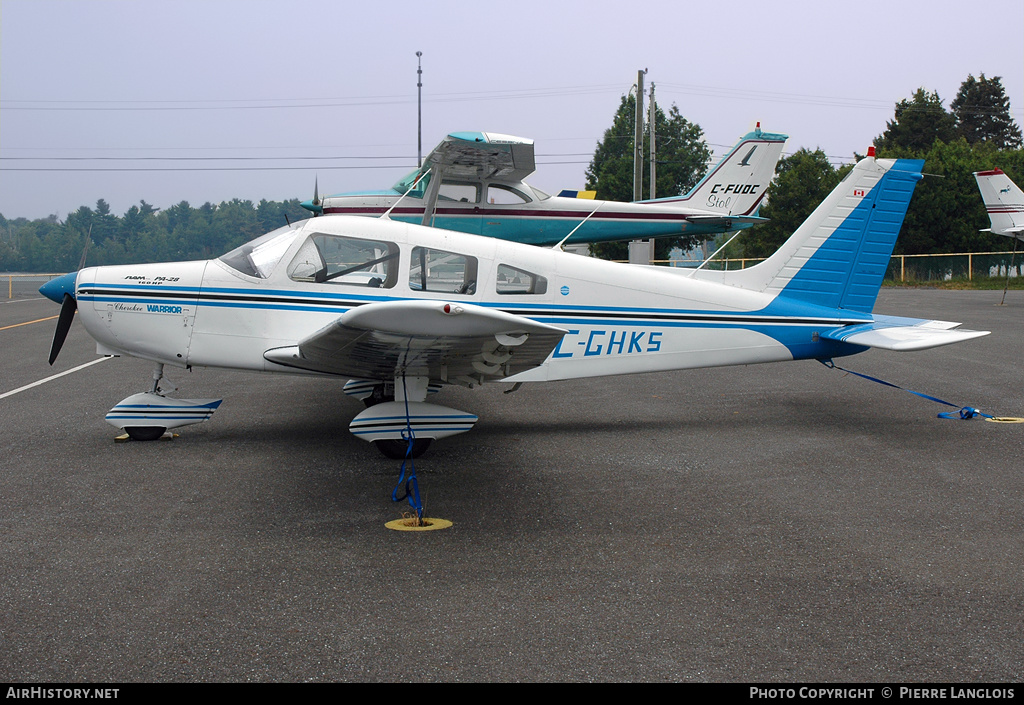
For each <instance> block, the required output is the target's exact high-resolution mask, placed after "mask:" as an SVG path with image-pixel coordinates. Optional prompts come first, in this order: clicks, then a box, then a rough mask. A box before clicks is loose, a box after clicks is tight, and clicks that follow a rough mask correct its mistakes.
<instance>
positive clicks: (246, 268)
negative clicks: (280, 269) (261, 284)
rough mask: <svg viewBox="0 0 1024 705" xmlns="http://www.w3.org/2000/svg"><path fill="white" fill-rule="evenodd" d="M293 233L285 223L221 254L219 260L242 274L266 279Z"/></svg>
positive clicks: (285, 248)
mask: <svg viewBox="0 0 1024 705" xmlns="http://www.w3.org/2000/svg"><path fill="white" fill-rule="evenodd" d="M295 233H296V231H295V230H294V229H293V228H292V226H290V225H285V226H283V227H280V228H278V229H277V230H272V231H271V232H269V233H267V234H266V235H262V236H260V237H258V238H256V239H255V240H251V241H249V242H247V243H245V244H244V245H242V246H241V247H236V248H235V249H233V250H231V252H228V253H227V254H225V255H223V256H221V257H220V261H221V262H223V263H224V264H226V265H228V266H229V267H231V268H232V269H235V270H238V271H239V272H241V273H242V274H248V275H249V276H250V277H259V278H261V279H266V278H267V277H269V276H270V273H271V272H272V271H274V267H275V266H276V265H277V263H278V262H279V261H280V260H281V257H283V256H284V253H285V251H286V250H287V249H288V246H289V245H290V244H291V243H292V240H293V239H294V237H295Z"/></svg>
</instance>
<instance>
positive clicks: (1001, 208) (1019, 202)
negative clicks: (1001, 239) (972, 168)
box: [974, 169, 1024, 239]
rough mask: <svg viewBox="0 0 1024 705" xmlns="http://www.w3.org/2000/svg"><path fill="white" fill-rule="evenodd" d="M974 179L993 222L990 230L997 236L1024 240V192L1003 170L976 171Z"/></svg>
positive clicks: (989, 217)
mask: <svg viewBox="0 0 1024 705" xmlns="http://www.w3.org/2000/svg"><path fill="white" fill-rule="evenodd" d="M974 178H975V179H977V181H978V188H979V189H980V190H981V199H982V200H983V201H984V202H985V210H987V211H988V219H989V220H990V221H991V222H992V227H991V228H989V230H990V231H991V232H993V233H995V234H996V235H1007V236H1009V237H1016V238H1020V239H1024V192H1021V190H1020V187H1019V186H1018V185H1017V184H1015V183H1013V181H1011V180H1010V177H1009V176H1007V175H1006V174H1004V173H1003V170H1002V169H993V170H992V171H976V172H974Z"/></svg>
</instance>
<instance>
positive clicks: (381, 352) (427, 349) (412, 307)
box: [264, 300, 565, 383]
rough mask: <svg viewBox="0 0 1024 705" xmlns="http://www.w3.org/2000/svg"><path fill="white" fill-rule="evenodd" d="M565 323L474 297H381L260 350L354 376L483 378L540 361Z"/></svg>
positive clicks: (292, 363)
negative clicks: (287, 342) (470, 300)
mask: <svg viewBox="0 0 1024 705" xmlns="http://www.w3.org/2000/svg"><path fill="white" fill-rule="evenodd" d="M564 335H565V331H564V330H562V329H561V328H556V327H554V326H549V325H546V324H544V323H537V322H536V321H531V320H530V319H528V318H524V317H522V316H516V315H513V314H510V313H505V312H503V311H498V310H494V309H489V308H485V307H483V306H477V305H474V304H465V303H448V302H445V301H425V300H415V301H385V302H380V303H372V304H366V305H363V306H359V307H356V308H353V309H350V310H349V311H347V312H345V313H344V314H342V315H341V316H340V317H339V318H338V319H337V320H336V321H334V322H332V323H331V324H330V325H328V326H326V327H324V328H322V329H321V330H319V331H317V332H316V333H314V334H312V335H311V336H309V337H308V338H306V339H304V340H302V341H299V344H298V345H295V346H289V347H283V348H274V349H272V350H268V351H266V353H264V358H266V359H267V360H269V361H270V362H274V363H277V364H279V365H286V366H288V367H296V368H299V369H303V370H310V371H313V372H326V373H329V374H336V375H344V376H348V377H352V378H358V379H393V378H395V377H396V376H397V375H400V374H402V373H403V372H405V373H407V374H410V375H417V376H429V377H430V379H433V380H442V381H451V382H472V383H481V382H484V381H494V380H498V379H502V378H504V377H507V376H511V375H514V374H518V373H519V372H523V371H525V370H528V369H532V368H534V367H537V366H539V365H541V364H542V363H543V362H544V361H545V360H546V359H547V357H548V355H550V354H551V351H552V350H554V348H555V346H556V345H558V343H559V341H560V340H561V339H562V336H564Z"/></svg>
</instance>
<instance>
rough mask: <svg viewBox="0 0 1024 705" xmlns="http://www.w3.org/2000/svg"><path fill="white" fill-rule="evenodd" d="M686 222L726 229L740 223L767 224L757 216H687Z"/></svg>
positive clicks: (765, 219) (766, 220)
mask: <svg viewBox="0 0 1024 705" xmlns="http://www.w3.org/2000/svg"><path fill="white" fill-rule="evenodd" d="M686 220H688V221H689V222H691V223H698V224H700V225H721V226H723V227H725V228H726V229H728V228H729V227H730V226H735V225H739V224H741V223H742V224H747V223H749V224H750V225H760V224H761V223H767V222H768V218H762V217H760V216H757V215H688V216H686Z"/></svg>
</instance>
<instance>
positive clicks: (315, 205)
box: [299, 198, 324, 215]
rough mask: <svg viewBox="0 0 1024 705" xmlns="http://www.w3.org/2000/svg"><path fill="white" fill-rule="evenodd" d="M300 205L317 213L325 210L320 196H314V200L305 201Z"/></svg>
mask: <svg viewBox="0 0 1024 705" xmlns="http://www.w3.org/2000/svg"><path fill="white" fill-rule="evenodd" d="M299 205H300V206H302V207H303V208H305V209H306V210H307V211H309V212H311V213H315V214H316V215H320V214H321V213H323V212H324V207H323V206H322V205H321V201H320V199H319V198H314V199H313V200H312V201H303V202H302V203H300V204H299Z"/></svg>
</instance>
